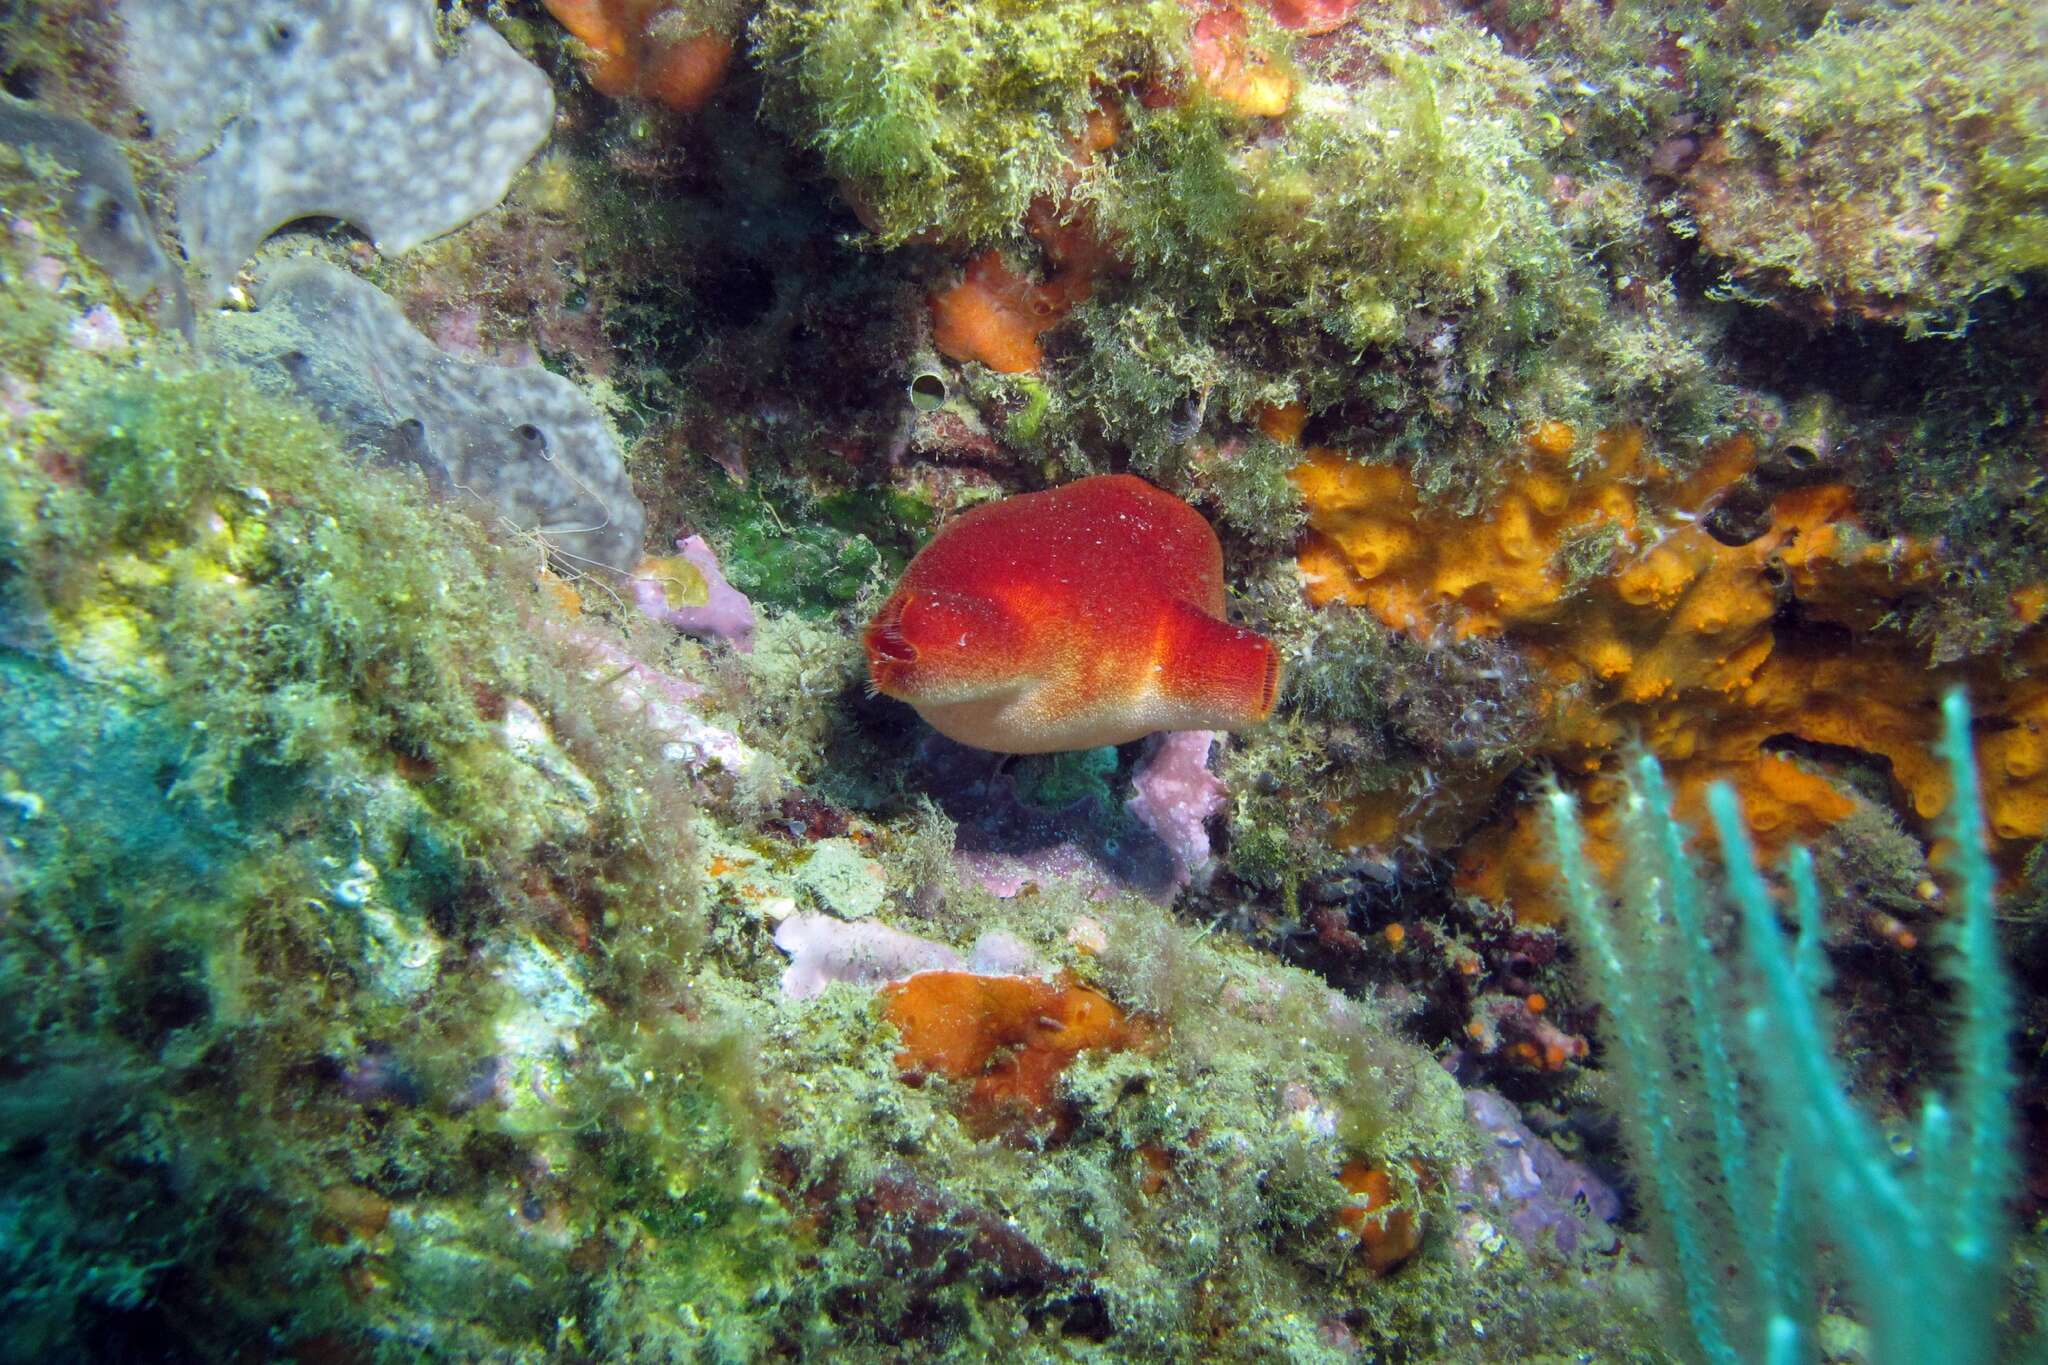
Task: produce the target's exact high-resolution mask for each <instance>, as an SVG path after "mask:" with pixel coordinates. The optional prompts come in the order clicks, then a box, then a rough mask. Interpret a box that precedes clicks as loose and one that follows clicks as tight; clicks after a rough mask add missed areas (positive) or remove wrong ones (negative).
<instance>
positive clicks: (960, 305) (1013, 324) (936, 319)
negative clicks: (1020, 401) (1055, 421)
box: [932, 251, 1088, 374]
mask: <svg viewBox="0 0 2048 1365" xmlns="http://www.w3.org/2000/svg"><path fill="white" fill-rule="evenodd" d="M1087 295H1088V291H1087V287H1086V286H1085V285H1080V286H1076V285H1074V284H1072V283H1063V282H1057V281H1056V282H1049V283H1046V284H1033V283H1032V282H1031V281H1030V280H1027V279H1025V278H1024V277H1023V276H1021V275H1019V274H1017V273H1016V272H1015V271H1013V270H1011V269H1010V267H1009V266H1007V265H1005V264H1004V263H1003V258H1002V256H1001V254H1000V253H998V252H994V251H985V252H983V253H982V254H981V255H979V256H977V257H975V258H974V259H973V260H972V261H969V262H968V263H967V271H966V274H965V276H964V277H963V278H962V279H961V281H960V283H958V284H956V285H954V286H953V287H952V288H951V289H948V290H945V291H944V292H942V293H939V294H936V295H934V296H933V297H932V344H933V345H934V346H936V347H938V348H939V351H940V353H941V354H943V355H945V356H947V357H948V358H950V359H953V360H978V361H980V362H981V363H982V364H984V365H986V366H988V367H989V368H990V369H991V370H994V371H996V373H998V374H1024V373H1027V372H1029V371H1031V370H1035V369H1037V368H1038V366H1039V362H1040V361H1041V360H1043V359H1044V353H1043V352H1042V351H1040V349H1039V346H1038V338H1039V337H1040V336H1041V335H1042V334H1043V333H1045V332H1046V331H1047V330H1048V329H1049V328H1052V327H1054V326H1056V325H1057V324H1058V323H1059V322H1060V320H1061V319H1063V318H1065V317H1066V315H1067V312H1068V310H1070V309H1071V308H1073V306H1074V305H1075V304H1077V303H1079V302H1080V301H1081V300H1082V299H1084V298H1086V297H1087Z"/></svg>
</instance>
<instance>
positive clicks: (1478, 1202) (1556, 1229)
mask: <svg viewBox="0 0 2048 1365" xmlns="http://www.w3.org/2000/svg"><path fill="white" fill-rule="evenodd" d="M1465 1113H1466V1115H1467V1116H1468V1117H1469V1118H1470V1119H1471V1120H1472V1122H1473V1124H1474V1125H1475V1126H1476V1127H1478V1128H1479V1129H1480V1130H1481V1131H1482V1132H1484V1133H1485V1134H1486V1135H1487V1136H1488V1137H1489V1138H1490V1139H1491V1141H1490V1142H1489V1144H1488V1146H1487V1149H1486V1153H1485V1155H1484V1156H1483V1157H1481V1159H1480V1160H1479V1161H1478V1162H1477V1163H1475V1164H1473V1165H1471V1166H1464V1167H1460V1168H1459V1169H1458V1170H1457V1171H1456V1172H1455V1173H1454V1175H1453V1177H1452V1182H1451V1183H1452V1186H1453V1188H1454V1190H1455V1192H1456V1195H1455V1198H1456V1203H1457V1206H1458V1209H1459V1211H1460V1212H1461V1213H1465V1214H1468V1215H1470V1214H1474V1213H1480V1212H1484V1214H1485V1215H1486V1217H1487V1218H1489V1219H1494V1220H1499V1221H1502V1222H1505V1223H1506V1224H1507V1229H1508V1231H1509V1232H1511V1233H1512V1234H1513V1235H1514V1237H1515V1239H1516V1240H1517V1241H1519V1242H1521V1244H1522V1245H1523V1247H1525V1248H1526V1249H1527V1250H1528V1251H1529V1252H1531V1253H1532V1254H1538V1255H1546V1256H1564V1257H1571V1256H1575V1255H1577V1254H1578V1252H1579V1250H1580V1244H1581V1241H1583V1242H1584V1243H1585V1245H1586V1248H1587V1249H1588V1250H1600V1249H1603V1248H1606V1247H1610V1246H1612V1245H1613V1243H1614V1231H1613V1229H1612V1228H1611V1227H1610V1226H1609V1225H1610V1224H1612V1223H1613V1222H1614V1220H1615V1219H1617V1218H1619V1217H1620V1216H1621V1198H1620V1196H1618V1195H1617V1194H1615V1192H1614V1191H1613V1190H1612V1189H1610V1188H1608V1186H1607V1184H1606V1182H1604V1181H1602V1180H1601V1179H1600V1177H1598V1176H1596V1175H1594V1174H1593V1173H1592V1172H1591V1171H1589V1170H1587V1169H1586V1168H1585V1167H1584V1166H1582V1165H1580V1164H1579V1163H1578V1162H1576V1161H1573V1160H1571V1159H1570V1158H1569V1157H1566V1156H1565V1155H1563V1154H1562V1153H1561V1152H1559V1151H1558V1150H1557V1148H1556V1147H1554V1146H1552V1145H1551V1144H1550V1143H1549V1142H1547V1141H1545V1140H1544V1139H1543V1138H1540V1137H1538V1136H1537V1135H1536V1134H1535V1133H1533V1132H1531V1131H1530V1130H1529V1128H1528V1126H1527V1125H1526V1124H1524V1123H1523V1122H1522V1117H1521V1115H1520V1114H1519V1113H1518V1112H1516V1109H1515V1106H1514V1105H1512V1104H1510V1103H1509V1102H1508V1101H1506V1100H1505V1099H1502V1098H1501V1097H1500V1096H1499V1095H1496V1094H1494V1093H1493V1092H1492V1091H1491V1090H1468V1091H1466V1092H1465ZM1483 1226H1484V1224H1483V1223H1473V1222H1470V1221H1468V1222H1467V1223H1466V1224H1465V1229H1466V1231H1465V1232H1464V1233H1461V1234H1460V1235H1458V1236H1456V1237H1454V1238H1453V1242H1454V1249H1455V1250H1456V1251H1457V1253H1458V1254H1460V1255H1461V1256H1462V1255H1467V1254H1470V1253H1472V1252H1473V1251H1474V1250H1476V1247H1474V1246H1468V1245H1467V1234H1469V1233H1470V1232H1471V1231H1472V1230H1473V1229H1476V1228H1481V1227H1483Z"/></svg>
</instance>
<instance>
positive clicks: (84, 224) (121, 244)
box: [0, 93, 178, 299]
mask: <svg viewBox="0 0 2048 1365" xmlns="http://www.w3.org/2000/svg"><path fill="white" fill-rule="evenodd" d="M0 142H5V143H7V144H8V145H9V146H12V147H19V148H22V149H24V150H28V149H33V150H34V151H37V152H40V153H42V154H43V155H45V156H47V157H49V158H50V159H51V160H53V161H55V162H56V163H57V164H58V165H60V166H62V167H63V168H64V169H65V170H67V171H69V172H71V179H70V180H69V181H67V182H66V184H65V186H64V193H63V214H64V226H65V227H66V228H67V229H68V230H69V231H70V233H71V236H72V240H74V241H75V242H77V243H78V247H79V250H81V251H83V252H84V253H85V254H86V255H88V256H90V257H91V258H92V259H93V262H94V263H95V264H96V265H98V266H99V267H100V269H102V270H104V271H106V272H107V278H108V279H110V280H112V281H113V282H114V285H115V287H116V288H118V289H119V290H120V291H121V292H122V293H123V294H125V295H127V296H128V297H129V298H131V299H139V298H142V297H143V296H145V295H147V294H148V293H149V292H150V291H151V290H153V289H156V288H158V287H159V286H162V285H169V284H173V283H174V282H175V281H176V280H177V277H178V276H177V270H176V269H175V267H173V266H172V265H171V261H170V258H169V257H168V256H166V255H164V251H163V248H162V247H161V246H159V245H158V244H157V240H156V228H155V227H154V226H153V225H152V224H151V223H150V220H149V213H148V211H147V210H146V209H144V208H143V206H142V196H141V195H140V194H138V193H137V192H136V189H135V176H134V175H133V173H132V172H130V170H129V169H128V158H127V157H126V156H125V155H123V154H122V152H121V144H120V143H118V142H116V141H114V139H112V138H110V137H108V136H107V135H106V134H105V133H102V132H101V131H99V130H98V129H97V128H94V127H93V126H92V125H90V124H88V123H82V122H80V121H79V120H78V119H75V118H66V117H64V116H63V115H62V114H53V113H51V112H49V111H48V110H46V109H39V108H37V107H36V106H35V105H32V104H29V103H26V102H24V101H22V100H18V99H15V98H14V97H13V96H12V95H8V94H4V93H0Z"/></svg>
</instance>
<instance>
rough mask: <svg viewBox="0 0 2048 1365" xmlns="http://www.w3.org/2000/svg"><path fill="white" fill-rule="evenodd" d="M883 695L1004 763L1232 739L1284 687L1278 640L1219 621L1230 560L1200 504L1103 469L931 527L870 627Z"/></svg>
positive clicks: (873, 669) (872, 666) (873, 665)
mask: <svg viewBox="0 0 2048 1365" xmlns="http://www.w3.org/2000/svg"><path fill="white" fill-rule="evenodd" d="M865 644H866V646H867V656H868V675H869V677H870V678H871V679H872V680H873V682H874V686H875V690H876V691H878V692H881V693H884V694H886V695H888V696H891V697H896V698H898V699H900V700H902V701H906V702H909V703H910V704H911V705H912V706H913V707H915V708H916V709H917V712H918V714H919V715H921V716H923V717H924V718H925V720H927V721H929V722H930V723H931V725H932V727H933V728H934V729H936V730H937V731H939V733H941V734H943V735H945V736H947V737H948V738H950V739H954V740H958V741H959V742H960V743H962V744H968V745H972V746H974V747H975V748H979V749H993V750H995V751H997V752H1000V753H1013V754H1039V753H1055V752H1059V751H1061V750H1067V749H1091V748H1096V747H1098V746H1100V745H1104V744H1122V743H1125V742H1127V741H1130V740H1133V739H1137V738H1139V737H1140V736H1143V735H1147V734H1150V733H1152V732H1153V731H1155V730H1237V729H1242V728H1244V727H1245V726H1248V725H1252V724H1255V723H1256V722H1258V721H1261V720H1263V719H1265V717H1266V715H1267V714H1268V713H1269V712H1270V711H1271V710H1272V709H1273V699H1274V697H1275V695H1276V694H1277V693H1278V691H1279V686H1280V660H1279V655H1278V653H1277V652H1276V651H1275V650H1274V648H1273V644H1272V642H1271V641H1270V640H1267V639H1266V638H1265V637H1264V636H1262V635H1259V634H1257V633H1255V632H1253V631H1249V630H1245V629H1242V628H1241V627H1238V626H1233V625H1231V624H1230V623H1229V622H1227V621H1225V620H1224V619H1223V549H1222V546H1221V545H1219V544H1218V543H1217V540H1216V533H1215V532H1214V531H1213V530H1211V529H1210V527H1209V523H1208V522H1206V521H1204V520H1203V519H1202V515H1201V514H1200V513H1199V512H1197V511H1195V509H1194V508H1192V507H1190V506H1188V505H1187V504H1186V503H1184V502H1182V501H1181V500H1180V499H1179V498H1176V497H1174V496H1173V495H1172V494H1170V493H1166V492H1163V491H1161V490H1160V489H1157V488H1154V487H1153V486H1152V485H1150V484H1148V483H1146V482H1144V481H1143V480H1142V479H1135V478H1132V477H1130V476H1129V475H1126V474H1109V475H1102V476H1100V477H1097V478H1091V479H1081V480H1079V481H1077V482H1075V483H1071V484H1067V485H1065V486H1064V487H1061V488H1054V489H1050V490H1048V491H1046V492H1043V493H1025V494H1021V495H1019V496H1017V497H1013V498H1005V499H1003V500H1002V501H1000V502H993V503H987V504H984V505H982V506H980V507H976V508H973V509H971V510H970V511H968V512H966V513H964V514H962V515H961V516H959V517H956V518H954V519H953V520H952V521H950V522H948V523H946V525H945V526H943V527H941V528H940V530H939V533H938V535H936V536H934V537H933V538H932V541H931V543H930V544H928V545H926V546H925V547H924V549H923V550H921V551H919V552H918V555H917V557H916V558H915V559H913V560H911V562H910V566H909V567H908V568H907V569H905V570H904V573H903V581H902V582H901V583H899V584H898V585H897V587H896V591H895V592H894V593H893V594H892V595H891V596H890V598H889V600H888V601H887V602H885V603H884V604H883V605H882V609H881V611H879V612H878V613H876V615H875V619H874V620H873V621H871V622H869V623H868V628H867V633H866V636H865Z"/></svg>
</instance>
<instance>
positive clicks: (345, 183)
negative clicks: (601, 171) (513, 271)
mask: <svg viewBox="0 0 2048 1365" xmlns="http://www.w3.org/2000/svg"><path fill="white" fill-rule="evenodd" d="M120 14H121V19H122V21H123V23H124V25H125V27H126V30H127V33H126V58H127V60H126V68H125V70H126V74H127V79H128V83H129V87H130V89H131V90H132V91H133V93H134V97H135V99H136V101H137V102H138V103H139V104H140V105H141V106H142V107H143V108H144V109H145V110H147V111H148V114H149V119H150V124H151V127H152V129H153V130H154V132H155V135H156V137H157V139H158V141H159V142H160V144H161V146H162V149H163V153H164V155H166V156H168V157H170V158H171V159H172V160H174V161H176V162H178V163H180V164H181V165H182V166H184V167H185V169H184V170H183V172H182V174H181V175H180V177H179V185H178V196H177V219H178V234H179V237H180V239H181V240H182V241H183V242H184V244H185V254H186V256H187V257H188V258H189V259H190V260H191V261H192V263H193V264H194V265H195V266H196V267H197V269H198V271H199V274H200V278H201V280H202V281H203V287H202V292H203V293H204V295H205V297H206V298H207V299H208V300H209V301H210V300H212V299H214V298H217V297H218V296H219V295H220V294H221V293H222V292H224V291H225V290H226V289H227V288H228V286H229V284H230V283H231V282H232V281H233V278H234V274H235V272H236V271H237V270H238V269H240V268H241V266H242V263H243V262H244V261H246V260H247V259H248V258H249V256H250V254H251V253H252V252H253V251H254V250H255V249H256V246H257V244H258V243H260V242H261V241H262V240H263V239H264V238H265V237H267V236H269V235H270V234H271V233H272V232H273V231H275V230H276V229H278V228H279V227H282V226H283V225H284V224H286V223H288V222H291V221H292V220H293V219H297V218H305V217H309V216H312V215H316V214H318V215H325V216H330V217H334V218H339V219H341V220H342V221H343V222H346V223H350V224H353V225H354V226H356V227H359V228H361V229H362V230H363V231H364V232H366V233H368V234H369V236H370V238H371V240H372V241H373V242H375V243H376V244H377V246H378V248H379V249H380V250H383V251H394V252H395V251H404V250H406V249H408V248H410V247H413V246H416V245H418V244H419V243H421V242H423V241H425V240H427V239H428V238H430V237H436V236H439V235H440V234H441V233H444V232H449V231H452V230H453V229H455V228H458V227H461V226H462V225H463V224H464V223H466V222H468V221H469V220H470V219H472V218H474V217H476V216H477V215H478V214H479V213H482V212H483V211H484V210H485V209H488V208H490V207H491V206H492V205H493V204H495V203H497V202H498V201H499V200H500V199H502V198H504V196H505V189H506V186H507V185H508V184H509V183H510V182H511V179H512V176H513V173H514V172H516V171H517V170H518V169H519V168H520V167H521V166H523V165H525V164H526V161H527V159H528V158H529V157H531V156H532V155H533V154H534V152H536V151H538V150H539V148H540V145H541V143H542V142H544V141H546V140H547V136H548V130H549V127H550V125H551V124H552V123H553V121H554V110H555V104H554V93H553V91H552V90H551V89H550V88H549V86H548V83H547V80H546V79H545V78H544V77H543V76H542V75H541V73H540V72H539V71H538V70H537V69H535V68H534V67H533V66H532V65H531V64H529V63H528V62H526V61H525V60H524V59H522V58H521V57H520V56H519V55H518V54H517V53H516V52H514V51H513V50H512V47H511V45H510V44H508V43H507V42H506V41H505V40H504V39H503V38H501V37H500V36H499V35H498V34H497V33H496V32H494V31H493V30H491V29H490V28H488V27H484V26H481V25H478V26H474V27H472V28H471V29H469V30H467V31H466V32H464V33H463V35H462V36H461V38H460V39H459V40H458V43H457V45H456V46H455V49H454V51H453V52H452V54H447V55H444V54H443V52H442V51H441V48H440V45H439V35H438V33H437V30H436V23H435V11H434V8H433V6H432V5H430V4H427V3H425V0H405V3H402V4H384V3H379V2H377V0H318V3H315V4H303V3H287V2H283V0H268V2H267V3H264V4H261V5H257V6H254V7H252V6H250V5H246V4H239V3H234V4H229V3H220V0H125V3H123V4H122V5H121V6H120ZM339 92H345V97H343V98H339V99H336V98H332V96H333V95H334V94H336V93H339ZM315 109H318V110H319V111H320V113H319V116H318V117H317V118H315V117H309V114H310V113H311V111H313V110H315Z"/></svg>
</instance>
